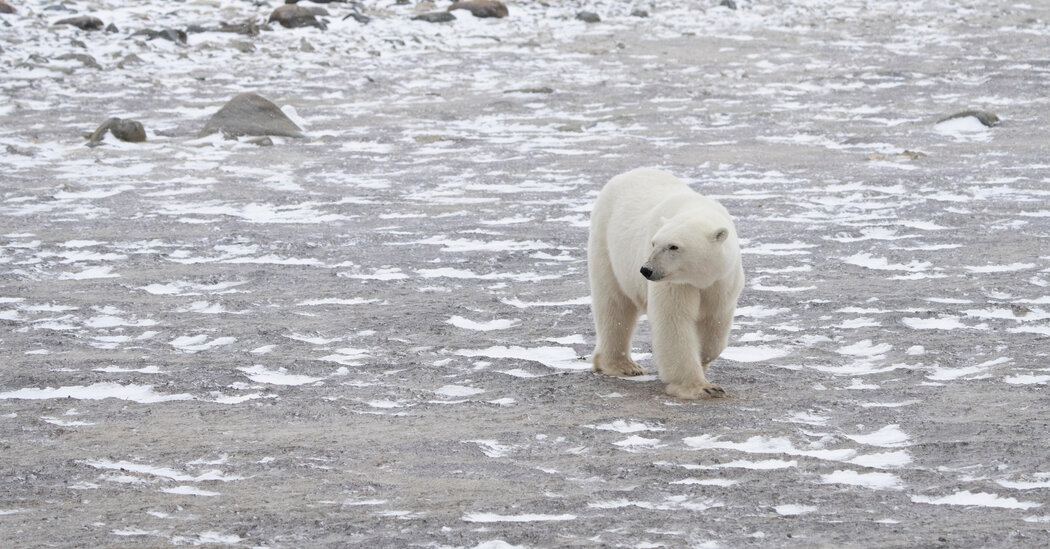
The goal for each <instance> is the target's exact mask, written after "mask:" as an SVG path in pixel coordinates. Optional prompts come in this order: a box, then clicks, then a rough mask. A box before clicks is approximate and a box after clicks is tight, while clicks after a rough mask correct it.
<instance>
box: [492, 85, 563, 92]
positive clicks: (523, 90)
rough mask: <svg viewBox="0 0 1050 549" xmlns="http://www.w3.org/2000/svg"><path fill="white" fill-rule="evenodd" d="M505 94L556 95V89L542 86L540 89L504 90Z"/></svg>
mask: <svg viewBox="0 0 1050 549" xmlns="http://www.w3.org/2000/svg"><path fill="white" fill-rule="evenodd" d="M503 93H554V88H552V87H550V86H540V87H538V88H518V89H514V90H504V91H503Z"/></svg>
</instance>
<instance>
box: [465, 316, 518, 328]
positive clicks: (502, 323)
mask: <svg viewBox="0 0 1050 549" xmlns="http://www.w3.org/2000/svg"><path fill="white" fill-rule="evenodd" d="M519 322H521V321H520V320H518V319H516V318H515V319H495V320H490V321H488V322H477V321H474V320H470V319H467V318H463V317H461V316H453V317H452V318H450V319H448V323H449V324H451V325H453V326H455V327H457V328H462V329H464V330H475V331H479V332H489V331H492V330H506V329H507V328H512V327H514V326H516V325H517V324H518V323H519Z"/></svg>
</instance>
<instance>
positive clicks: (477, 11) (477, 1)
mask: <svg viewBox="0 0 1050 549" xmlns="http://www.w3.org/2000/svg"><path fill="white" fill-rule="evenodd" d="M452 10H469V11H470V13H471V14H472V15H474V17H495V18H497V19H500V18H503V17H506V16H507V14H508V12H507V6H506V5H504V4H503V2H499V1H498V0H459V1H457V2H453V3H452V5H451V6H449V7H448V11H452Z"/></svg>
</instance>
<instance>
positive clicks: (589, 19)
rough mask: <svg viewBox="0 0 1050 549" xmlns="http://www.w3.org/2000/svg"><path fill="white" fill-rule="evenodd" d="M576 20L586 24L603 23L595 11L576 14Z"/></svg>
mask: <svg viewBox="0 0 1050 549" xmlns="http://www.w3.org/2000/svg"><path fill="white" fill-rule="evenodd" d="M576 19H579V20H580V21H583V22H584V23H601V21H602V18H601V17H599V16H598V14H597V13H594V12H593V11H581V12H578V13H577V14H576Z"/></svg>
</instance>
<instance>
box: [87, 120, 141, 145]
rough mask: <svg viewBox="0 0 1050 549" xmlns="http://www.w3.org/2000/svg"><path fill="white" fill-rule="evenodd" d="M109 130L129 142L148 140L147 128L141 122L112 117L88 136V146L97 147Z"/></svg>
mask: <svg viewBox="0 0 1050 549" xmlns="http://www.w3.org/2000/svg"><path fill="white" fill-rule="evenodd" d="M107 131H108V132H110V133H112V134H113V137H116V138H117V139H120V140H121V141H127V142H129V143H141V142H143V141H145V140H146V129H145V128H143V127H142V123H141V122H138V121H135V120H126V119H120V118H110V119H108V120H106V121H105V122H103V123H102V125H101V126H99V127H98V129H96V130H95V131H94V133H92V134H91V135H90V136H88V146H89V147H97V146H98V145H100V144H102V138H103V137H105V136H106V132H107Z"/></svg>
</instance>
